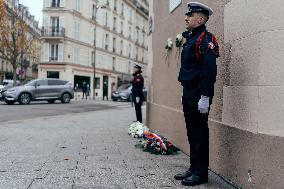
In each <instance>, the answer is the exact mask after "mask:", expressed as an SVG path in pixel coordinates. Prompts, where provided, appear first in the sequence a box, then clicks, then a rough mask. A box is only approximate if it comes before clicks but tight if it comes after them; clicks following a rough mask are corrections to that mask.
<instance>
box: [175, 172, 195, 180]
mask: <svg viewBox="0 0 284 189" xmlns="http://www.w3.org/2000/svg"><path fill="white" fill-rule="evenodd" d="M191 175H192V173H191V172H190V171H186V172H184V173H179V174H176V175H175V176H174V178H175V179H176V180H183V179H186V178H188V177H190V176H191Z"/></svg>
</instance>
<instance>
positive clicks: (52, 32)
mask: <svg viewBox="0 0 284 189" xmlns="http://www.w3.org/2000/svg"><path fill="white" fill-rule="evenodd" d="M41 36H42V37H45V38H62V37H64V36H65V28H63V27H42V29H41Z"/></svg>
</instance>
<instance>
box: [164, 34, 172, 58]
mask: <svg viewBox="0 0 284 189" xmlns="http://www.w3.org/2000/svg"><path fill="white" fill-rule="evenodd" d="M173 46H174V45H173V41H172V39H171V38H168V39H167V44H166V46H165V49H166V51H167V52H166V56H165V57H166V60H165V62H166V63H167V62H168V61H169V56H170V52H171V51H172V49H173ZM168 63H169V62H168Z"/></svg>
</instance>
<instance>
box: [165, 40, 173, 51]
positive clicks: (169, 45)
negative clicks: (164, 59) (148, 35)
mask: <svg viewBox="0 0 284 189" xmlns="http://www.w3.org/2000/svg"><path fill="white" fill-rule="evenodd" d="M165 48H166V49H167V50H171V49H172V48H173V41H172V39H171V38H168V39H167V45H166V47H165Z"/></svg>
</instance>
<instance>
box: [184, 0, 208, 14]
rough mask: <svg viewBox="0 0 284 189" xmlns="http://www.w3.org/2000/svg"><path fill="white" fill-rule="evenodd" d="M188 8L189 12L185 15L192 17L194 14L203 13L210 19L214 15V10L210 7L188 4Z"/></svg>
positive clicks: (200, 4) (194, 3) (193, 3)
mask: <svg viewBox="0 0 284 189" xmlns="http://www.w3.org/2000/svg"><path fill="white" fill-rule="evenodd" d="M187 7H188V12H187V13H185V15H191V14H192V13H194V12H201V13H203V14H205V15H206V16H208V17H209V16H211V15H212V14H213V10H212V9H211V8H210V7H209V6H207V5H204V4H202V3H198V2H189V3H188V4H187Z"/></svg>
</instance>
